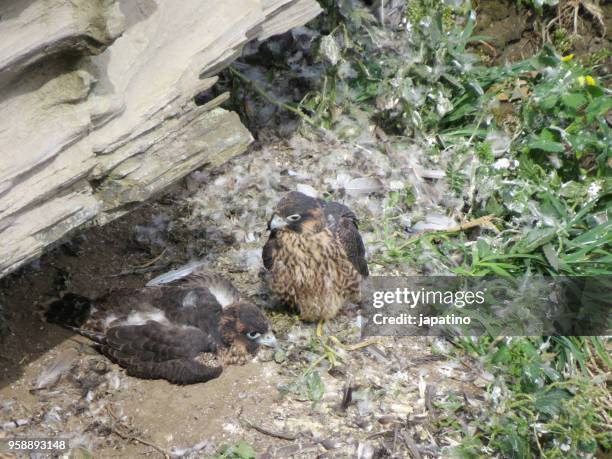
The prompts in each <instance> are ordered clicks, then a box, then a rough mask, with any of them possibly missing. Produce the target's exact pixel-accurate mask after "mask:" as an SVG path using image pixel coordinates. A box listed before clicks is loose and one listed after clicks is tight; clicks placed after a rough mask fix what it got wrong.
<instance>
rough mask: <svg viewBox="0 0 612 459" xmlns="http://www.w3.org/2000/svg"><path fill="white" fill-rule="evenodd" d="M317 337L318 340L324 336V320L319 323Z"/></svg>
mask: <svg viewBox="0 0 612 459" xmlns="http://www.w3.org/2000/svg"><path fill="white" fill-rule="evenodd" d="M316 335H317V337H318V338H321V337H322V336H323V321H322V320H319V322H318V323H317V328H316Z"/></svg>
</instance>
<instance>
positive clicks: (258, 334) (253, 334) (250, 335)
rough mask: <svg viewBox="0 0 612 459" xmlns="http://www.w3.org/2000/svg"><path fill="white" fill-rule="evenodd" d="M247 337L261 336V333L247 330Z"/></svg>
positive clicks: (255, 337)
mask: <svg viewBox="0 0 612 459" xmlns="http://www.w3.org/2000/svg"><path fill="white" fill-rule="evenodd" d="M246 335H247V338H249V339H257V338H259V337H260V336H261V333H257V332H248V333H247V334H246Z"/></svg>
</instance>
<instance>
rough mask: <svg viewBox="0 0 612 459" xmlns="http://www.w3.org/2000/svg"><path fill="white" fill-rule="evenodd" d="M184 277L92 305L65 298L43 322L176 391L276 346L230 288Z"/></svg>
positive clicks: (197, 275) (207, 277)
mask: <svg viewBox="0 0 612 459" xmlns="http://www.w3.org/2000/svg"><path fill="white" fill-rule="evenodd" d="M168 274H170V273H168ZM182 274H183V276H174V277H172V276H168V275H163V276H160V277H159V278H157V279H155V280H154V281H152V282H150V283H149V284H148V285H150V286H149V287H145V288H143V289H122V290H117V291H115V292H112V293H111V294H109V295H108V296H107V297H104V298H101V299H98V300H95V301H92V300H89V299H87V298H85V297H82V296H79V295H75V294H67V295H64V297H63V298H62V299H60V300H58V301H55V302H53V303H51V304H50V305H49V308H48V310H47V312H46V317H47V321H49V322H54V323H58V324H61V325H64V326H66V327H68V328H71V329H72V330H74V331H76V332H78V333H80V334H82V335H84V336H86V337H88V338H90V339H92V340H93V341H94V342H96V343H97V347H98V348H99V350H100V352H101V353H102V354H104V355H105V356H107V357H109V358H110V359H111V360H113V361H114V362H116V363H117V364H118V365H120V366H122V367H123V368H125V369H126V370H127V374H128V375H130V376H135V377H138V378H143V379H166V380H168V381H170V382H172V383H175V384H193V383H198V382H205V381H208V380H210V379H213V378H216V377H218V376H219V375H220V374H221V372H222V371H223V366H224V365H227V364H236V363H245V362H246V360H247V358H248V356H249V355H254V354H256V353H257V351H258V349H259V347H260V346H261V345H269V346H273V345H275V344H276V340H275V338H274V335H272V334H271V332H270V325H269V322H268V320H267V319H266V317H265V315H264V314H263V312H262V311H261V310H260V309H259V308H258V307H257V306H255V305H254V304H252V303H250V302H248V301H245V300H243V299H241V298H240V295H239V293H238V291H237V290H236V289H235V288H234V286H233V285H232V284H231V283H230V282H229V281H227V280H225V279H223V278H222V277H220V276H218V275H213V274H209V273H207V272H205V271H204V270H202V269H201V267H195V269H191V270H190V271H188V272H186V271H185V270H183V272H182ZM185 275H186V277H185Z"/></svg>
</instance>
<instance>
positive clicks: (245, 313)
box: [219, 301, 276, 355]
mask: <svg viewBox="0 0 612 459" xmlns="http://www.w3.org/2000/svg"><path fill="white" fill-rule="evenodd" d="M219 329H220V332H221V337H222V339H223V343H224V344H225V345H226V346H227V347H230V348H234V349H238V350H239V352H243V353H249V354H253V355H254V354H256V353H257V351H258V350H259V347H260V346H269V347H276V338H275V337H274V334H273V333H272V331H271V330H270V323H269V322H268V319H267V318H266V316H265V315H264V313H263V312H262V311H261V309H259V308H258V307H257V306H255V305H254V304H253V303H250V302H248V301H238V302H237V303H234V304H232V305H230V306H227V307H224V308H223V312H222V315H221V321H220V324H219Z"/></svg>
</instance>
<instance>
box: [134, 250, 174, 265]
mask: <svg viewBox="0 0 612 459" xmlns="http://www.w3.org/2000/svg"><path fill="white" fill-rule="evenodd" d="M167 250H168V247H164V250H162V253H160V254H159V255H157V256H156V257H155V258H153V259H152V260H149V261H147V262H146V263H145V264H143V265H136V266H134V267H133V268H135V269H137V268H146V267H148V266H151V265H152V264H153V263H155V262H156V261H157V260H159V259H160V258H161V257H163V256H164V253H166V251H167Z"/></svg>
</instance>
